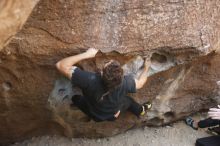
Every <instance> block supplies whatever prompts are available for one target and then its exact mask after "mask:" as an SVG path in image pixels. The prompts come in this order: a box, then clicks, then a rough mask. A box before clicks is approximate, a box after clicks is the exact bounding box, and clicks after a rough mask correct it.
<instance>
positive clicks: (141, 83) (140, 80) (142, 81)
mask: <svg viewBox="0 0 220 146" xmlns="http://www.w3.org/2000/svg"><path fill="white" fill-rule="evenodd" d="M148 69H149V67H144V69H143V71H142V73H141V75H140V77H139V78H138V79H136V80H137V82H138V84H137V85H136V86H137V87H136V88H137V89H140V88H142V87H143V86H144V84H145V83H146V82H147V78H148V77H147V72H148Z"/></svg>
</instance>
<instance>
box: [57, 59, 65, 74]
mask: <svg viewBox="0 0 220 146" xmlns="http://www.w3.org/2000/svg"><path fill="white" fill-rule="evenodd" d="M56 69H57V70H58V71H60V72H62V71H63V69H64V66H63V64H62V63H61V62H60V61H59V62H57V63H56Z"/></svg>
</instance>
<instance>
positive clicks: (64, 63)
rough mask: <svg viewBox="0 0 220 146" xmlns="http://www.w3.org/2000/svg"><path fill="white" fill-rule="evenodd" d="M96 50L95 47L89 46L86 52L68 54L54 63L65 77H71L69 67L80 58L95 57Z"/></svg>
mask: <svg viewBox="0 0 220 146" xmlns="http://www.w3.org/2000/svg"><path fill="white" fill-rule="evenodd" d="M97 52H98V50H97V49H94V48H89V49H88V50H87V51H86V52H84V53H81V54H78V55H74V56H70V57H67V58H64V59H62V60H60V61H58V62H57V63H56V68H57V69H58V70H59V71H60V72H61V73H62V74H63V75H64V76H66V77H67V78H69V79H71V77H72V71H71V68H72V66H73V65H75V64H76V63H78V62H79V61H81V60H84V59H89V58H93V57H95V55H96V53H97Z"/></svg>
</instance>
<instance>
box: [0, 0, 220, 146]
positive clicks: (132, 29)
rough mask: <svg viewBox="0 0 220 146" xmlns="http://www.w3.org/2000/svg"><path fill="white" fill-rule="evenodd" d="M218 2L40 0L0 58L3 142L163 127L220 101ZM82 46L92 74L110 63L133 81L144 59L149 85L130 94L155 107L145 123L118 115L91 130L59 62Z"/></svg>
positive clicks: (85, 65)
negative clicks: (90, 55) (91, 53)
mask: <svg viewBox="0 0 220 146" xmlns="http://www.w3.org/2000/svg"><path fill="white" fill-rule="evenodd" d="M219 5H220V1H218V0H212V1H206V0H200V1H182V0H157V1H144V0H141V1H133V0H127V1H121V0H115V1H112V0H106V1H89V0H81V1H76V0H65V1H64V0H42V1H40V2H39V3H38V5H37V6H36V8H35V9H34V10H33V12H32V14H31V16H30V18H29V19H28V20H27V22H26V24H25V25H24V27H23V28H22V30H21V31H20V32H19V33H17V35H16V36H15V37H14V38H13V39H12V40H11V42H10V44H9V45H7V46H6V47H4V49H3V50H2V51H1V52H0V83H1V87H0V97H1V98H0V111H1V114H0V125H4V126H1V127H0V139H1V141H0V142H1V143H2V144H6V143H10V142H14V141H18V140H22V139H26V138H29V137H31V136H37V135H45V134H61V135H66V136H69V137H104V136H112V135H114V134H118V133H121V132H124V131H126V130H128V129H130V128H133V127H138V126H143V125H154V126H158V125H164V124H167V123H170V122H173V121H176V120H179V119H181V118H183V117H184V116H187V115H189V114H192V113H194V112H197V111H200V110H204V109H207V108H209V107H210V106H214V105H216V104H217V103H219V101H218V100H219V97H218V86H217V84H216V82H217V81H218V80H219V79H220V64H219V63H218V62H219V61H220V55H218V54H217V53H215V51H216V52H217V51H218V48H219V40H218V38H219V36H220V29H219V28H220V26H219V24H220V8H219ZM88 47H95V48H98V49H100V50H101V51H100V52H99V53H98V54H97V56H96V57H95V58H94V59H90V60H85V61H82V62H80V63H79V64H78V65H79V66H80V67H82V68H83V69H85V70H88V71H98V70H99V69H100V68H102V66H103V64H104V62H105V61H106V59H107V60H108V59H112V58H113V59H116V60H118V61H120V62H121V64H122V65H123V69H124V71H125V74H130V73H131V74H133V75H134V77H138V75H139V73H140V71H141V66H142V65H143V59H144V58H149V59H151V61H152V65H151V68H150V71H149V73H148V76H149V79H148V81H147V83H146V85H145V86H144V88H143V89H141V90H140V91H138V93H137V94H134V95H132V97H134V98H135V100H136V101H137V102H139V103H144V102H146V101H152V103H153V108H152V109H151V110H150V111H149V112H148V114H146V115H145V116H144V117H142V118H137V117H135V116H134V115H132V114H131V113H128V112H127V113H123V114H121V115H120V117H119V119H117V120H116V121H115V122H100V123H96V122H94V121H92V120H90V119H88V118H87V117H86V116H85V115H84V114H83V113H82V112H81V111H79V110H78V109H77V108H76V107H73V106H71V96H72V95H74V94H76V93H78V92H80V91H79V90H77V89H75V88H73V89H72V86H71V84H70V81H69V80H67V79H65V78H63V77H62V75H60V74H59V73H58V72H57V70H56V69H55V66H54V65H55V63H56V62H57V61H58V60H59V59H61V58H63V57H67V56H70V55H75V54H78V53H81V52H84V51H85V50H86V49H87V48H88Z"/></svg>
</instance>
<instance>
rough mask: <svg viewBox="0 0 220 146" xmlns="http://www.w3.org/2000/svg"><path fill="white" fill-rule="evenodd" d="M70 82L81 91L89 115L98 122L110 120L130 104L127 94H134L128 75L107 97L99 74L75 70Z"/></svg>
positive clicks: (132, 80) (131, 81)
mask: <svg viewBox="0 0 220 146" xmlns="http://www.w3.org/2000/svg"><path fill="white" fill-rule="evenodd" d="M71 82H72V84H73V85H75V86H77V87H79V88H80V89H81V90H82V92H83V95H84V97H85V99H86V102H87V104H88V108H89V110H90V112H91V114H92V115H93V116H95V117H96V118H98V119H100V120H106V119H109V118H112V117H113V116H114V114H115V113H117V112H118V111H119V110H121V111H123V110H124V109H123V108H124V107H127V105H126V104H129V103H130V102H129V101H128V100H129V99H128V98H127V96H126V95H127V93H135V92H136V86H135V81H134V79H133V77H132V76H130V75H126V76H124V79H123V81H122V84H121V85H120V86H119V87H117V88H116V89H115V90H113V91H111V92H110V93H109V94H107V95H105V93H107V92H108V91H107V90H106V88H105V86H104V84H103V81H102V79H101V76H100V74H97V73H92V72H88V71H83V70H81V69H79V68H76V69H75V70H74V72H73V74H72V79H71ZM103 95H105V96H103Z"/></svg>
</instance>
